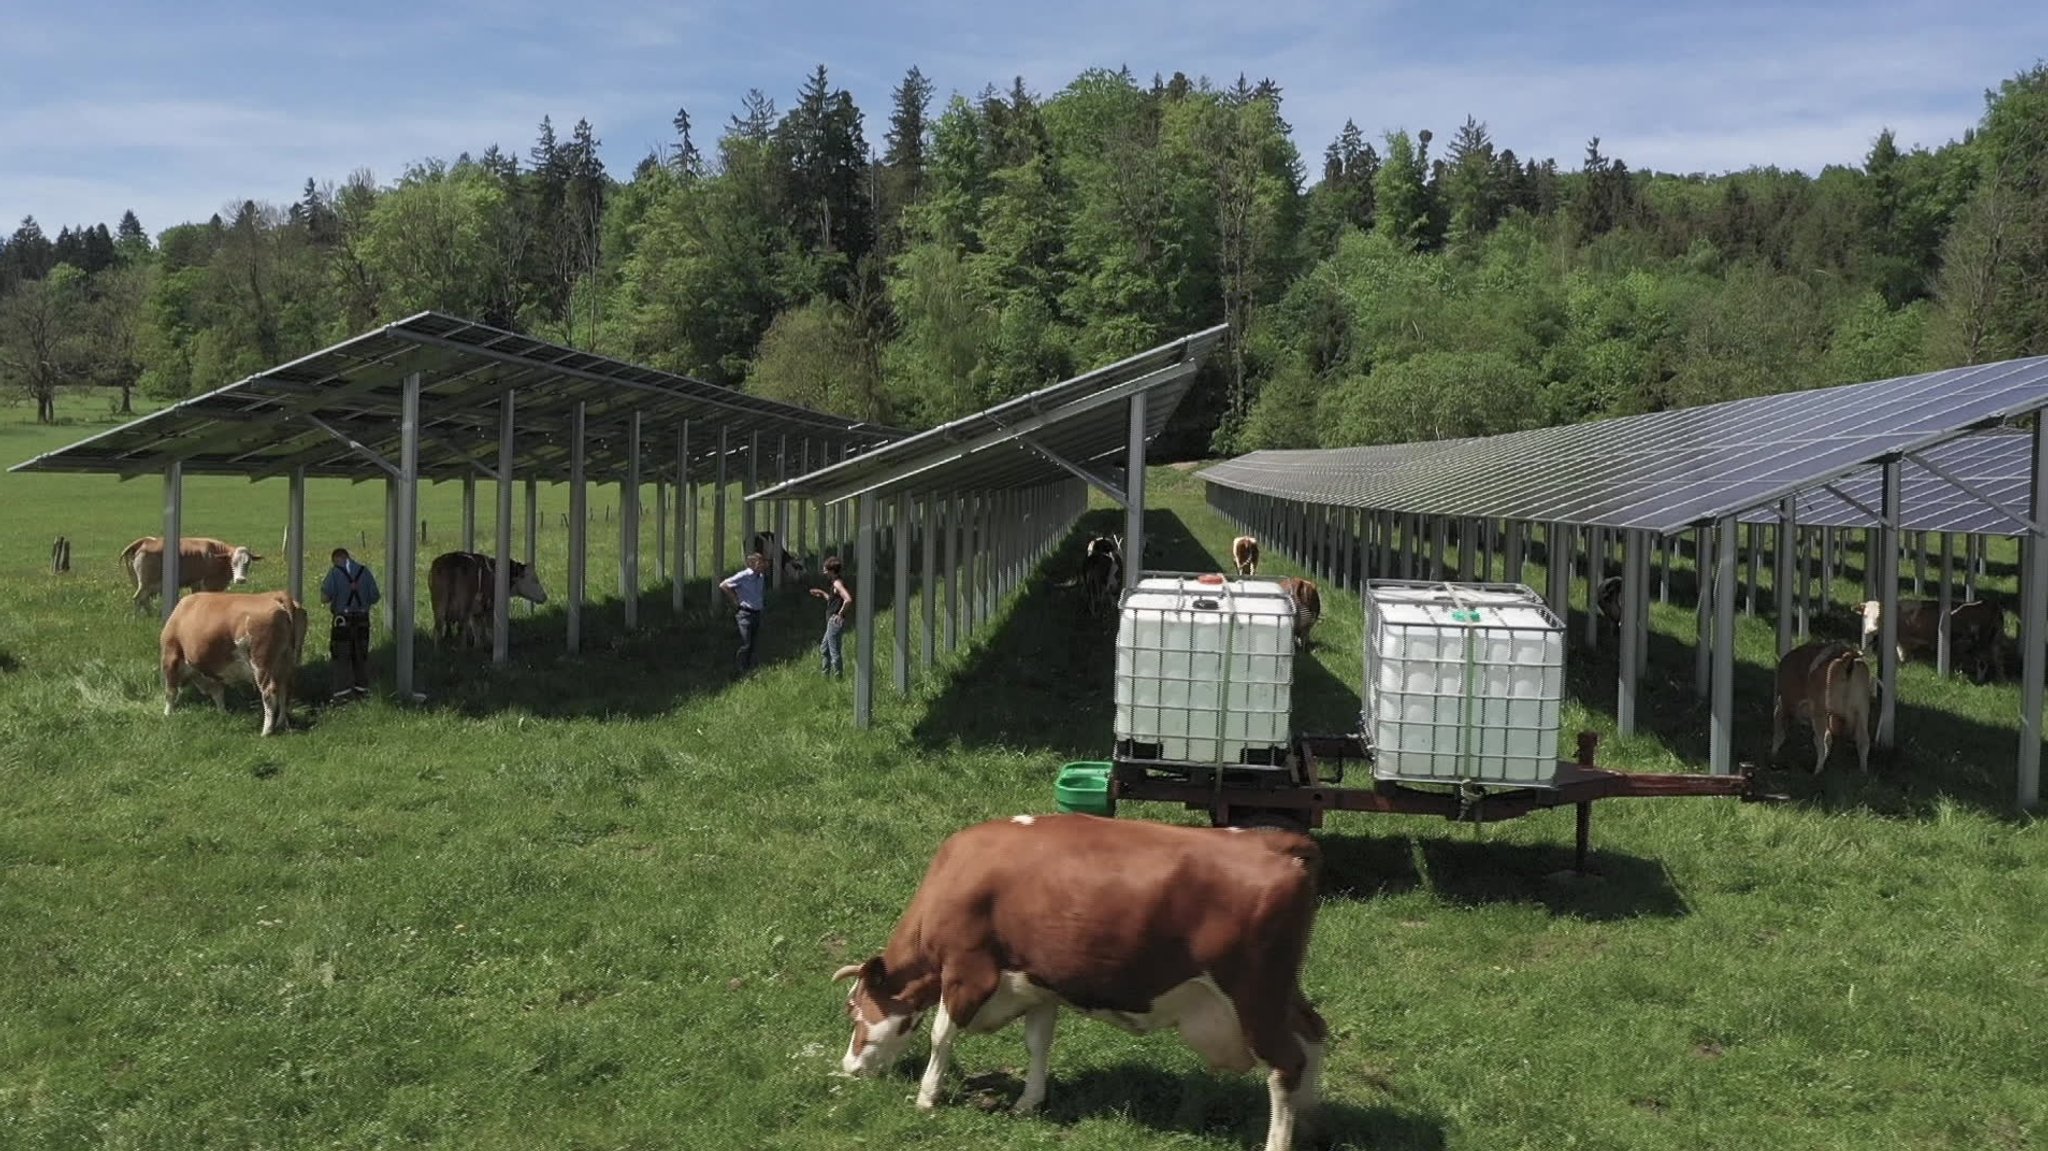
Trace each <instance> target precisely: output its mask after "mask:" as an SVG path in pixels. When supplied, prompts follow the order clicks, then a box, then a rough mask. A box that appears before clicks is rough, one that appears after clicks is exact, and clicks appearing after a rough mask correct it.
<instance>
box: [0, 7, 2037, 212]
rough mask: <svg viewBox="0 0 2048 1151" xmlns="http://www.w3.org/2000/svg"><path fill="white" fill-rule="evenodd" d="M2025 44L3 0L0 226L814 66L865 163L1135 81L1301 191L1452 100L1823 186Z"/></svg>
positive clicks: (1539, 19)
mask: <svg viewBox="0 0 2048 1151" xmlns="http://www.w3.org/2000/svg"><path fill="white" fill-rule="evenodd" d="M2044 53H2048V3H2042V2H2040V0H1953V2H1947V3H1939V2H1937V3H1891V2H1879V3H1858V2H1854V0H1794V2H1789V3H1785V2H1780V3H1754V2H1751V0H1727V2H1724V3H1715V4H1673V3H1655V2H1650V0H1641V2H1628V0H1551V2H1548V3H1542V4H1537V3H1514V4H1510V3H1501V4H1473V3H1464V2H1458V0H1437V2H1429V0H1423V2H1410V0H1349V2H1338V0H1331V2H1322V0H1222V2H1219V0H1127V2H1122V3H1117V2H1104V0H1093V2H1075V0H1033V2H1032V3H1029V4H1026V3H1016V4H1009V5H996V4H991V5H986V6H976V5H972V4H970V3H964V2H955V3H943V2H938V0H927V2H919V3H891V4H879V3H870V4H864V5H856V4H847V3H843V2H834V0H756V2H753V3H745V4H702V3H698V4H690V3H673V2H671V3H649V2H645V0H573V2H571V0H414V2H412V3H391V2H387V0H357V2H356V3H351V4H321V5H299V4H291V3H283V4H280V3H276V2H274V0H273V2H272V3H265V4H250V3H231V2H227V0H181V2H179V3H165V2H163V0H71V2H69V3H65V2H57V0H6V4H5V16H4V19H0V221H4V227H0V232H4V231H11V230H12V228H13V225H14V223H15V222H17V221H19V220H20V219H21V217H23V216H25V215H33V216H34V217H35V218H36V219H37V221H38V222H39V223H41V224H42V226H43V229H44V231H45V232H46V233H47V234H49V235H52V236H54V235H55V234H56V232H57V230H58V228H60V227H62V226H65V225H76V224H92V223H101V222H104V223H106V224H107V225H108V226H109V227H110V228H111V227H112V226H113V225H114V224H115V223H116V222H117V221H118V220H119V219H120V215H121V213H122V211H123V210H125V209H133V210H134V211H135V212H136V214H137V215H138V216H139V217H140V219H141V220H142V223H143V226H144V227H145V228H147V229H148V230H149V231H150V232H151V233H152V234H154V233H157V232H160V231H161V230H162V229H164V228H166V227H168V226H170V225H172V224H175V223H180V222H184V221H193V220H204V219H206V218H207V217H208V216H209V215H211V214H213V213H214V212H217V211H225V210H227V209H228V206H229V205H231V204H236V203H239V202H241V201H242V200H244V199H251V198H253V199H256V200H260V201H270V202H273V203H279V204H283V203H289V202H291V201H292V200H295V199H297V198H298V195H299V192H300V190H301V189H302V188H303V187H304V185H305V182H306V179H307V178H308V177H312V178H313V179H315V180H316V181H319V182H322V183H324V182H327V181H334V182H337V183H338V182H340V181H342V180H343V179H345V178H346V177H347V176H348V175H349V173H351V172H352V171H354V170H356V169H358V168H367V169H369V170H370V171H371V172H372V173H373V174H374V175H375V176H376V178H377V179H378V180H379V181H382V182H387V183H388V182H390V181H392V180H394V179H396V178H397V177H398V176H399V175H400V173H401V172H402V171H403V170H404V168H405V167H406V165H407V164H409V163H412V162H415V161H418V160H421V159H425V158H429V157H441V158H444V159H453V158H454V157H455V156H456V155H458V154H459V153H461V152H464V151H468V152H470V153H472V154H476V153H481V152H482V151H483V150H484V149H485V148H486V147H488V146H489V145H491V144H492V143H497V144H499V145H500V146H501V147H503V148H504V149H505V150H507V151H512V152H517V153H518V154H520V155H522V156H523V155H524V154H525V153H526V151H527V149H528V148H530V147H531V145H532V142H533V139H534V136H535V133H536V129H537V127H538V125H539V123H540V120H541V117H542V116H544V115H545V116H550V117H552V118H553V121H554V124H555V127H556V130H557V131H558V132H559V133H560V134H562V135H564V136H566V135H567V133H568V130H569V127H570V126H571V125H573V124H574V123H575V122H576V120H577V119H578V118H579V117H581V118H587V119H589V120H590V122H591V124H592V126H593V127H594V128H595V130H596V134H597V136H598V138H599V139H600V141H601V142H602V153H603V157H604V160H605V162H606V164H607V166H608V167H609V169H610V171H611V172H612V173H613V175H615V176H617V177H620V178H624V177H626V176H628V175H629V174H630V173H631V171H632V168H633V165H634V164H636V163H637V162H638V161H639V160H640V158H641V157H642V156H645V155H646V154H647V153H648V151H649V150H650V149H652V148H654V147H657V146H660V145H665V144H667V143H669V142H670V141H671V139H672V136H673V133H672V131H671V129H670V127H669V123H670V120H671V118H672V117H673V116H674V115H675V112H676V109H677V108H678V107H687V108H688V109H689V110H690V113H691V117H692V119H693V121H694V123H695V125H696V133H695V134H696V138H697V141H698V143H699V146H700V147H703V148H704V149H705V150H706V151H707V152H709V151H710V148H711V145H712V143H713V142H714V141H715V140H716V138H717V135H718V133H719V131H720V129H721V128H722V126H723V125H724V124H725V122H726V120H727V118H728V117H729V116H731V115H732V114H733V113H734V112H736V111H737V110H738V109H739V106H740V101H741V98H742V97H743V96H744V94H745V93H746V91H747V90H748V89H750V88H758V89H760V90H761V91H763V92H765V93H766V94H767V95H769V96H770V97H771V98H773V99H774V101H775V103H776V106H777V108H778V109H779V110H780V109H786V108H788V107H789V105H790V104H791V103H792V102H793V101H794V99H795V96H796V92H797V89H798V88H799V87H800V86H801V85H802V83H803V81H804V79H805V77H806V76H807V75H808V74H809V73H810V72H811V70H812V69H813V68H815V67H816V66H817V65H819V64H823V65H824V66H825V67H826V69H827V70H828V74H829V76H830V78H831V79H832V81H833V82H834V84H835V86H841V87H844V88H846V89H847V90H849V91H850V92H852V94H853V96H854V99H855V101H856V103H858V104H859V106H860V107H861V109H862V111H863V113H864V114H865V129H866V136H867V139H868V142H869V143H870V144H871V145H873V146H875V147H876V148H877V149H879V148H880V147H881V146H882V138H883V133H884V132H885V131H886V129H887V126H888V116H889V95H890V91H891V90H892V89H893V88H894V87H895V85H896V84H897V83H898V82H899V81H900V80H901V78H902V76H903V74H904V72H905V71H907V70H908V69H909V68H910V67H911V66H913V65H915V66H917V67H918V68H919V69H920V70H921V71H923V73H924V74H925V75H926V76H927V77H928V78H930V79H931V80H932V82H933V83H934V85H935V86H936V87H937V90H938V94H939V102H943V100H944V99H945V97H947V96H948V95H950V94H951V93H954V92H958V93H961V94H963V95H969V96H972V95H974V94H976V93H978V92H979V91H980V90H981V89H982V88H983V87H984V86H986V85H989V84H994V85H996V86H997V87H999V88H1003V89H1007V88H1008V87H1009V84H1010V82H1011V80H1012V78H1014V77H1017V76H1022V77H1023V78H1024V81H1025V84H1026V86H1027V87H1028V88H1029V89H1030V90H1031V91H1033V92H1034V93H1037V94H1038V95H1040V96H1041V97H1050V96H1052V95H1054V94H1055V93H1057V92H1058V90H1059V89H1060V88H1062V87H1064V86H1065V85H1066V84H1067V83H1068V82H1070V81H1071V80H1072V79H1073V78H1074V77H1075V75H1077V74H1078V73H1080V72H1081V71H1082V70H1084V69H1087V68H1091V67H1104V68H1112V69H1113V68H1118V67H1128V68H1129V69H1130V70H1131V71H1132V72H1133V73H1134V74H1135V75H1136V76H1137V77H1138V78H1139V79H1140V81H1141V82H1149V81H1150V79H1151V78H1152V76H1153V75H1154V74H1155V73H1157V74H1161V75H1165V76H1171V75H1172V74H1173V73H1174V72H1175V71H1176V70H1178V71H1182V72H1185V73H1187V74H1188V75H1189V76H1190V77H1202V76H1207V77H1209V78H1210V79H1211V80H1212V81H1214V82H1215V83H1217V84H1218V85H1219V86H1221V85H1226V84H1228V83H1230V82H1232V81H1234V80H1235V79H1236V77H1237V76H1238V75H1239V74H1240V73H1242V74H1244V75H1246V76H1247V77H1249V78H1250V79H1252V80H1253V81H1256V80H1258V79H1261V78H1271V79H1272V80H1274V81H1275V82H1277V83H1278V84H1279V85H1280V86H1281V89H1282V92H1283V95H1284V102H1283V104H1282V109H1281V112H1282V115H1283V117H1284V118H1285V119H1286V120H1287V121H1288V122H1289V123H1291V124H1292V125H1293V128H1294V135H1295V144H1296V147H1297V148H1298V149H1299V150H1300V152H1301V154H1302V158H1303V161H1304V164H1305V166H1306V169H1307V171H1308V173H1309V174H1310V178H1311V179H1314V178H1315V176H1316V174H1318V173H1319V172H1320V168H1321V163H1320V161H1321V156H1322V152H1323V149H1324V148H1325V147H1326V146H1327V145H1328V144H1329V142H1330V140H1331V139H1332V138H1334V137H1335V136H1336V134H1337V133H1338V131H1339V130H1340V129H1341V128H1342V127H1343V125H1344V122H1345V120H1347V119H1350V120H1354V121H1356V122H1357V123H1358V125H1359V127H1360V128H1362V129H1364V131H1365V132H1366V134H1367V135H1368V137H1370V138H1373V139H1377V138H1379V137H1380V136H1381V135H1382V134H1383V133H1385V132H1387V131H1391V130H1394V129H1397V128H1406V129H1410V130H1414V129H1420V128H1428V129H1431V130H1432V131H1434V132H1435V133H1436V135H1437V136H1438V137H1439V138H1440V139H1441V140H1443V141H1446V142H1447V141H1448V140H1449V138H1450V136H1451V134H1452V132H1453V131H1454V130H1455V129H1456V128H1457V126H1458V125H1459V124H1461V123H1462V122H1463V121H1464V119H1465V117H1466V116H1467V115H1471V116H1474V117H1476V118H1477V119H1479V120H1480V121H1482V122H1484V123H1486V124H1487V126H1488V129H1489V131H1490V132H1491V134H1492V137H1493V139H1494V141H1495V143H1496V145H1498V146H1503V147H1509V148H1513V149H1514V150H1515V152H1516V154H1517V155H1519V156H1523V157H1525V158H1526V157H1531V156H1536V157H1543V156H1553V157H1555V158H1556V159H1557V160H1558V162H1559V164H1560V166H1563V167H1566V168H1572V167H1576V166H1577V165H1578V163H1579V161H1580V159H1581V158H1582V157H1583V155H1584V152H1585V145H1586V140H1587V138H1588V137H1590V136H1595V135H1597V136H1599V137H1600V140H1601V150H1602V151H1603V152H1605V153H1606V154H1607V155H1609V156H1613V157H1617V158H1619V159H1621V160H1623V161H1625V162H1626V163H1627V164H1628V165H1629V166H1630V167H1632V168H1637V169H1641V168H1655V169H1659V170H1664V171H1682V172H1693V171H1705V172H1720V171H1727V170H1730V169H1740V168H1746V167H1750V166H1753V165H1776V166H1778V167H1780V168H1797V169H1802V170H1805V171H1807V172H1818V171H1819V170H1820V169H1821V168H1823V167H1824V166H1826V165H1829V164H1856V163H1858V162H1860V161H1861V159H1862V157H1863V156H1864V154H1865V153H1866V152H1867V151H1868V149H1869V147H1870V143H1871V141H1872V140H1873V139H1874V138H1875V137H1876V135H1877V133H1878V131H1879V130H1880V129H1881V128H1883V127H1887V126H1889V127H1890V128H1892V129H1893V131H1894V132H1895V133H1896V134H1897V137H1898V139H1899V142H1900V144H1901V146H1904V147H1910V146H1912V145H1914V144H1924V145H1927V146H1929V147H1935V146H1939V145H1940V144H1942V143H1944V142H1946V141H1948V140H1951V139H1954V138H1956V137H1958V136H1960V135H1961V134H1962V133H1963V131H1964V130H1966V129H1967V128H1969V127H1970V126H1972V125H1973V124H1974V123H1976V121H1977V119H1978V118H1979V116H1980V115H1981V114H1982V112H1983V107H1984V93H1985V91H1986V89H1989V88H1994V87H1996V86H1997V84H1998V83H1999V82H2000V81H2001V80H2004V79H2006V78H2008V77H2010V76H2012V75H2014V74H2015V73H2017V72H2019V71H2021V70H2023V69H2026V68H2029V67H2032V66H2034V65H2035V64H2036V63H2038V62H2040V60H2041V58H2042V56H2043V54H2044Z"/></svg>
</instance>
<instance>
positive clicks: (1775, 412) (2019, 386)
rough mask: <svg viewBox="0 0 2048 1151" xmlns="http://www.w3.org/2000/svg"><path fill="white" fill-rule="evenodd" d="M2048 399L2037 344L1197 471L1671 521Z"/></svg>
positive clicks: (1846, 468)
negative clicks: (2002, 354)
mask: <svg viewBox="0 0 2048 1151" xmlns="http://www.w3.org/2000/svg"><path fill="white" fill-rule="evenodd" d="M2043 407H2048V356H2037V357H2032V358H2028V359H2021V360H2008V361H2004V362H2001V363H1995V364H1979V365H1974V366H1971V367H1966V368H1952V369H1948V370H1945V371H1939V372H1926V373H1922V374H1919V375H1913V376H1902V377H1899V378H1896V379H1890V380H1879V381H1876V382H1873V383H1866V384H1849V385H1844V386H1842V387H1835V388H1823V389H1815V390H1812V391H1803V392H1788V393H1784V394H1781V395H1773V396H1759V397H1755V398H1752V399H1743V400H1732V401H1729V402H1726V403H1721V404H1712V405H1707V406H1703V407H1697V408H1683V409H1678V410H1674V411H1666V412H1652V413H1649V414H1646V415H1639V416H1627V417H1622V418H1619V419H1611V420H1601V421H1598V422H1593V423H1584V424H1567V425H1564V426H1560V427H1551V428H1539V429H1535V430H1531V431H1525V432H1514V433H1510V434H1507V435H1500V436H1486V437H1479V438H1474V439H1465V440H1450V441H1441V442H1437V443H1430V444H1404V445H1393V446H1387V447H1367V448H1344V449H1331V450H1323V451H1313V452H1311V451H1285V452H1275V451H1265V452H1253V453H1250V454H1249V455H1246V456H1241V457H1239V458H1237V459H1233V460H1229V461H1226V462H1224V463H1221V464H1217V465H1214V466H1212V467H1210V468H1207V469H1205V470H1203V471H1202V472H1200V473H1198V474H1199V477H1200V478H1201V479H1203V480H1206V481H1207V482H1209V483H1213V484H1217V485H1219V486H1222V487H1227V488H1233V489H1237V490H1240V491H1246V492H1252V493H1255V494H1261V495H1269V496H1276V497H1279V498H1284V499H1293V500H1301V501H1304V502H1307V503H1314V504H1324V505H1331V506H1339V507H1358V508H1371V509H1375V510H1381V511H1395V512H1403V513H1415V514H1421V515H1428V516H1454V517H1455V516H1475V517H1493V518H1498V519H1511V520H1525V521H1537V522H1560V523H1567V524H1579V525H1592V526H1600V527H1610V528H1619V529H1641V530H1648V531H1653V532H1660V533H1671V532H1677V531H1682V530H1685V529H1687V528H1689V527H1692V526H1695V525H1698V524H1701V523H1705V522H1709V521H1712V520H1715V519H1719V518H1721V517H1723V516H1728V515H1734V514H1737V513H1740V512H1745V511H1749V510H1751V509H1754V508H1758V507H1761V506H1763V505H1768V504H1771V503H1774V502H1775V501H1777V500H1779V499H1781V498H1784V497H1786V496H1790V495H1793V494H1795V493H1800V492H1806V491H1809V490H1811V489H1814V488H1817V487H1819V486H1820V485H1822V484H1825V483H1829V482H1833V481H1835V480H1838V479H1840V478H1842V477H1845V476H1848V475H1851V474H1853V473H1856V472H1858V471H1861V470H1863V469H1865V468H1868V467H1869V466H1870V465H1871V464H1873V463H1875V462H1877V461H1879V460H1882V459H1884V458H1887V457H1889V456H1892V455H1895V454H1899V453H1903V452H1908V451H1914V450H1917V449H1921V448H1927V447H1931V446H1933V445H1936V444H1941V443H1943V442H1945V441H1947V440H1950V439H1954V438H1956V437H1959V436H1963V435H1966V434H1968V433H1970V432H1972V431H1981V430H1988V429H1993V428H1996V427H1998V426H1999V425H2001V424H2002V423H2004V422H2005V421H2006V420H2008V419H2011V418H2012V417H2014V416H2018V415H2021V414H2024V413H2027V412H2032V411H2037V410H2039V409H2041V408H2043ZM1964 499H1966V500H1967V501H1968V503H1969V504H1970V505H1971V506H1972V507H1974V508H1982V507H1983V505H1982V503H1981V502H1980V501H1977V500H1975V499H1974V498H1973V497H1964ZM1836 502H1837V503H1839V501H1836ZM1842 506H1844V507H1847V505H1842ZM1872 506H1876V505H1875V503H1874V502H1873V503H1872ZM1824 509H1825V505H1823V504H1816V514H1817V515H1825V514H1827V513H1826V512H1825V510H1824ZM1852 510H1853V509H1852ZM1857 514H1858V515H1860V514H1861V513H1857ZM1949 514H1950V515H1951V519H1950V520H1947V521H1944V522H1978V521H1975V520H1969V519H1966V518H1964V517H1961V516H1960V515H1959V514H1957V513H1955V512H1954V510H1953V509H1952V510H1951V513H1949ZM1994 514H1996V513H1994ZM1999 519H2000V520H2004V519H2005V517H2003V516H2002V515H2001V516H1999ZM1809 522H1819V521H1809ZM1930 530H1944V529H1930ZM1947 530H1963V529H1960V528H1956V529H1947ZM1992 530H1997V529H1995V528H1994V529H1992Z"/></svg>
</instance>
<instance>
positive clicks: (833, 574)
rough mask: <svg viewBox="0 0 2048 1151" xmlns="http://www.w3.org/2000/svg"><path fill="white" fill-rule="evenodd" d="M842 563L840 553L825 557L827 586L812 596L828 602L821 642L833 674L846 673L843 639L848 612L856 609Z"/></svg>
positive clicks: (829, 672)
mask: <svg viewBox="0 0 2048 1151" xmlns="http://www.w3.org/2000/svg"><path fill="white" fill-rule="evenodd" d="M841 566H842V565H841V564H840V562H839V557H838V556H828V557H827V558H826V560H825V580H826V583H827V586H826V587H822V588H816V587H814V588H812V589H811V594H812V595H814V596H817V597H818V598H819V599H821V600H824V601H825V638H824V639H822V640H820V641H818V654H819V655H820V656H822V657H823V658H824V670H825V674H826V675H830V676H837V675H841V674H843V669H842V668H841V666H840V658H839V642H840V638H841V636H842V635H843V634H844V632H845V631H846V620H847V613H848V612H850V611H852V610H853V592H851V591H849V590H848V589H847V586H846V581H845V580H844V579H842V578H840V574H839V573H840V570H841Z"/></svg>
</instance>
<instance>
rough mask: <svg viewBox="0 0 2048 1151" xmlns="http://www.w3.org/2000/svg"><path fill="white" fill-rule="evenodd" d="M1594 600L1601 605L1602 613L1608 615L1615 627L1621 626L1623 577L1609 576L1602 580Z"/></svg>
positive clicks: (1609, 621) (1608, 620)
mask: <svg viewBox="0 0 2048 1151" xmlns="http://www.w3.org/2000/svg"><path fill="white" fill-rule="evenodd" d="M1594 600H1595V602H1596V603H1598V605H1599V607H1600V614H1601V615H1603V616H1605V617H1607V622H1608V623H1609V624H1612V625H1613V626H1615V627H1620V626H1621V577H1620V576H1608V577H1607V578H1606V579H1604V580H1601V581H1600V587H1599V589H1598V591H1597V593H1596V594H1595V596H1594Z"/></svg>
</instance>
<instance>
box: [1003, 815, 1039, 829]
mask: <svg viewBox="0 0 2048 1151" xmlns="http://www.w3.org/2000/svg"><path fill="white" fill-rule="evenodd" d="M1010 822H1011V823H1014V824H1018V825H1020V826H1023V827H1030V826H1031V825H1032V824H1034V823H1037V822H1038V820H1037V819H1036V818H1035V817H1033V816H1029V815H1013V816H1011V817H1010Z"/></svg>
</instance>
